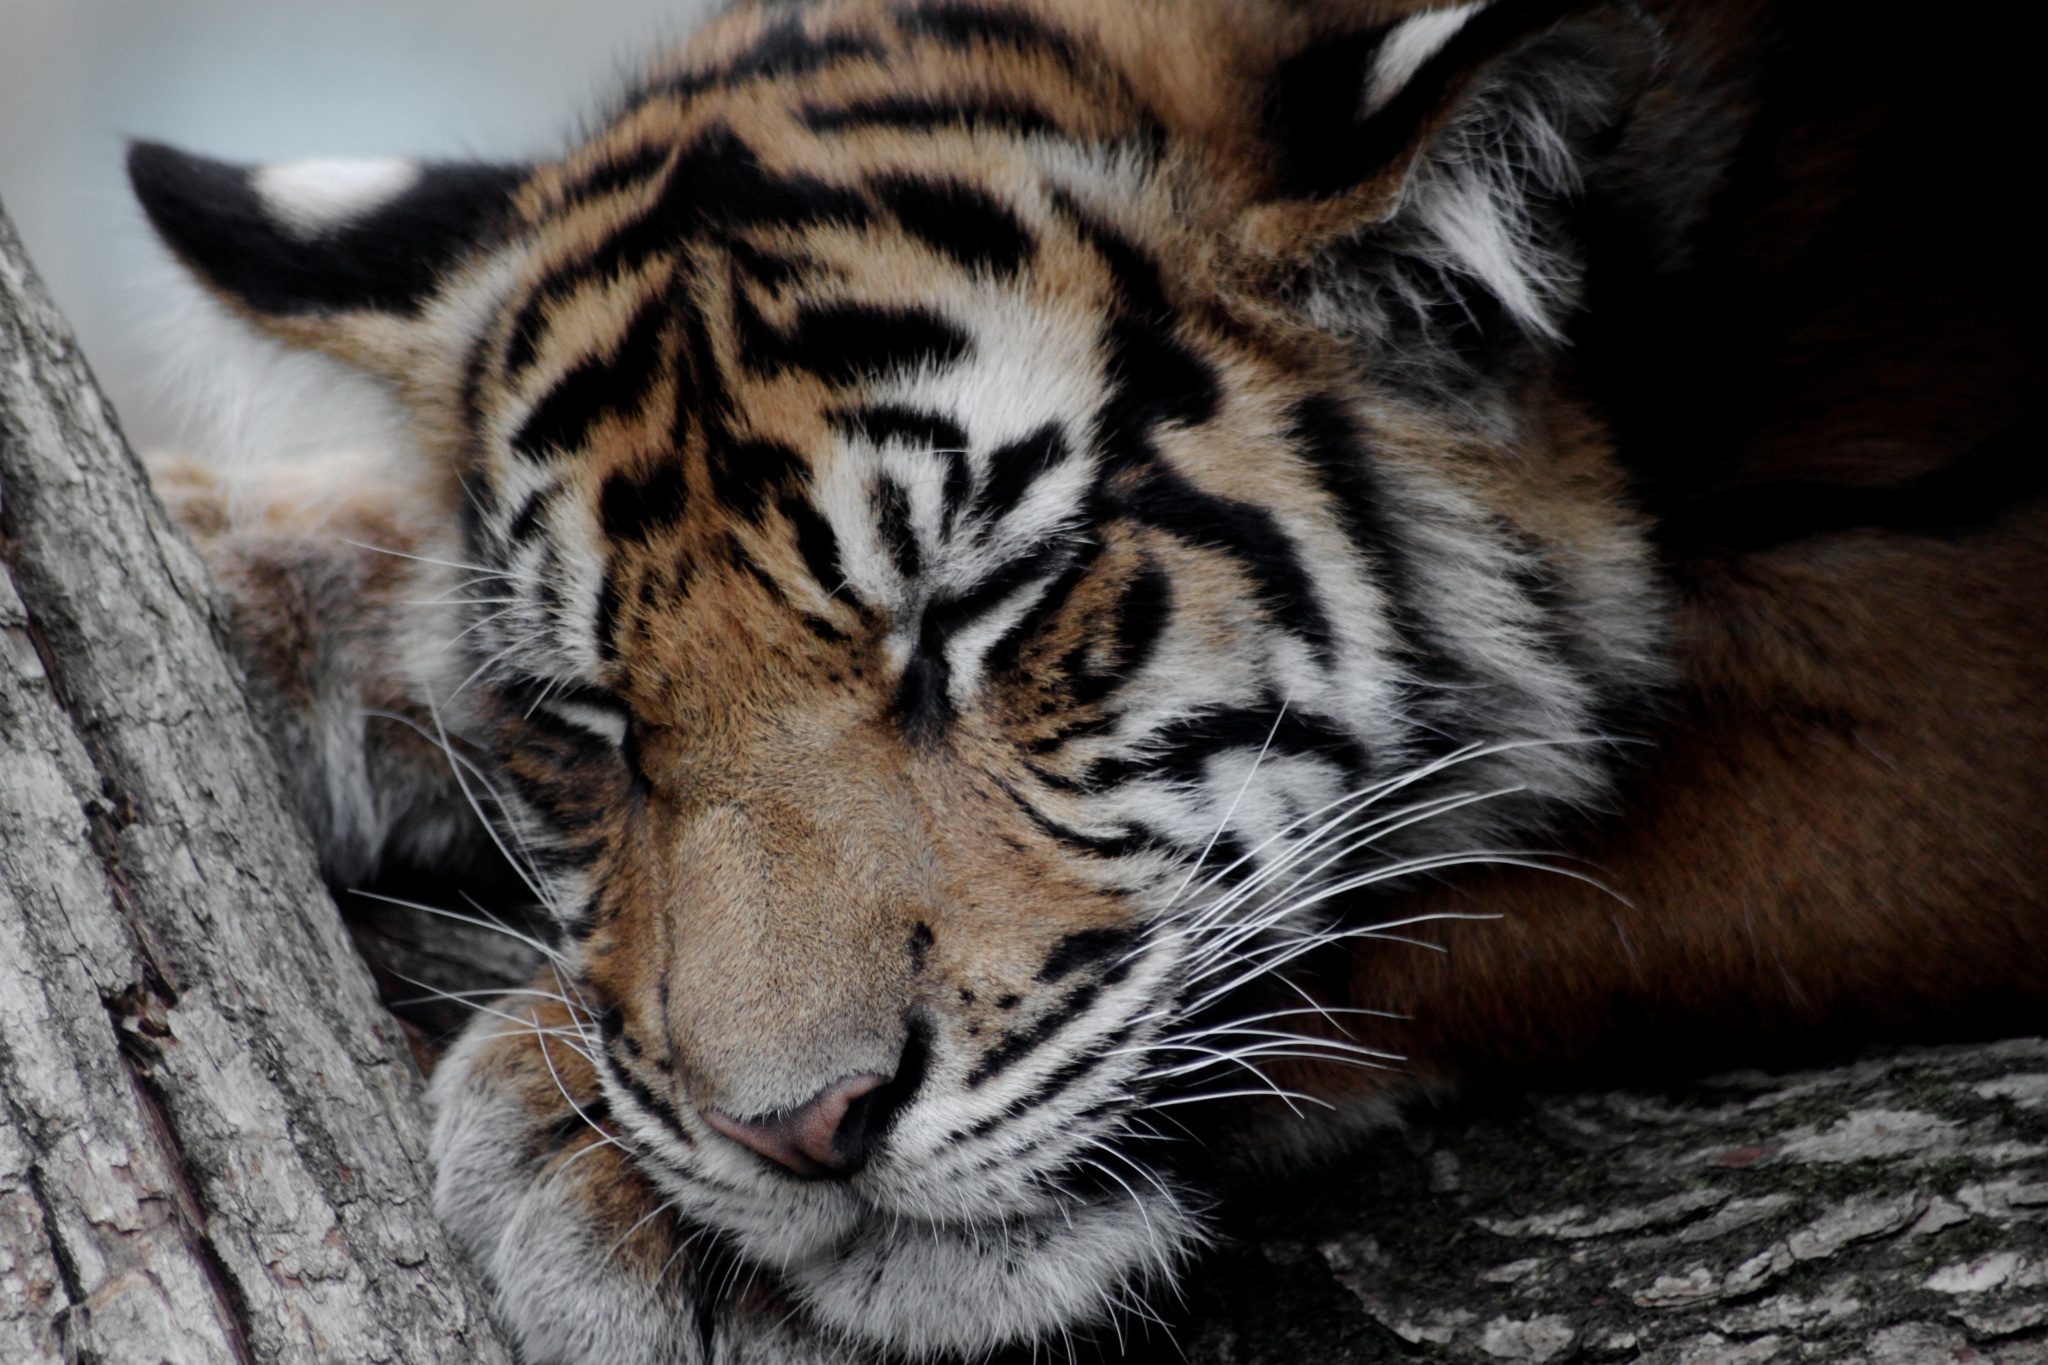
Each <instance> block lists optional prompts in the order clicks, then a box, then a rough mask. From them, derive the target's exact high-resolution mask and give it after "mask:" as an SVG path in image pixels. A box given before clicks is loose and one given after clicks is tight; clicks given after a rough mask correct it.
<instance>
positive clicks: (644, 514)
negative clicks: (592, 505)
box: [597, 464, 690, 544]
mask: <svg viewBox="0 0 2048 1365" xmlns="http://www.w3.org/2000/svg"><path fill="white" fill-rule="evenodd" d="M689 501H690V486H689V484H688V483H687V482H686V481H685V480H684V478H683V471H682V469H681V467H680V466H677V465H674V464H665V465H662V466H661V467H660V468H659V469H656V470H655V471H654V472H653V473H651V474H647V475H644V476H636V475H632V474H623V473H622V474H613V475H612V476H611V477H610V478H607V479H606V480H605V481H604V487H603V489H602V490H600V492H599V494H598V500H597V505H598V522H599V524H600V525H601V526H602V527H603V528H604V534H605V538H606V539H608V540H613V541H625V542H629V543H633V544H638V543H639V542H642V541H645V540H646V539H647V538H648V537H650V536H652V535H654V534H655V533H656V532H659V531H663V530H666V529H668V528H669V527H671V526H673V525H675V524H676V523H677V522H679V521H681V520H682V519H683V513H684V512H685V511H687V510H688V509H689Z"/></svg>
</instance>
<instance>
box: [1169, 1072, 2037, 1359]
mask: <svg viewBox="0 0 2048 1365" xmlns="http://www.w3.org/2000/svg"><path fill="white" fill-rule="evenodd" d="M1229 1232H1230V1234H1231V1238H1232V1240H1231V1242H1230V1244H1228V1245H1226V1246H1225V1247H1224V1248H1223V1249H1222V1251H1221V1252H1220V1253H1219V1254H1218V1255H1216V1256H1215V1257H1213V1258H1212V1259H1211V1260H1210V1261H1209V1263H1208V1264H1207V1265H1206V1266H1205V1267H1204V1268H1203V1269H1202V1270H1201V1271H1200V1272H1199V1273H1198V1274H1197V1275H1196V1276H1195V1278H1194V1279H1193V1281H1192V1282H1191V1283H1190V1284H1189V1286H1188V1288H1187V1294H1188V1300H1189V1303H1190V1305H1191V1307H1192V1309H1193V1312H1192V1313H1191V1314H1190V1315H1189V1317H1188V1320H1187V1321H1185V1322H1184V1323H1183V1324H1181V1325H1180V1326H1179V1328H1178V1331H1177V1336H1178V1338H1179V1344H1180V1346H1181V1347H1182V1348H1183V1349H1184V1350H1185V1351H1186V1355H1187V1359H1188V1360H1189V1361H1191V1362H1194V1365H1223V1363H1224V1362H1230V1363H1231V1365H1307V1362H1325V1361H1328V1362H1335V1361H1360V1362H1365V1361H1395V1360H1431V1361H1439V1360H1440V1361H1486V1362H1495V1361H1527V1362H1551V1361H1557V1362H1562V1361H1567V1360H1573V1361H1606V1360H1614V1361H1631V1362H1634V1361H1641V1362H1646V1363H1648V1365H1750V1363H1751V1362H1760V1361H1787V1362H1789V1361H1808V1360H1825V1361H1865V1362H1869V1363H1870V1365H1937V1363H1947V1362H1952V1363H1953V1365H1963V1362H1968V1361H1980V1362H1985V1365H1990V1363H1991V1362H1998V1365H2022V1362H2027V1363H2029V1365H2040V1362H2048V1042H2042V1041H2039V1040H2021V1041H2014V1042H2007V1043H1997V1044H1990V1045H1984V1046H1974V1047H1945V1048H1927V1049H1915V1050H1908V1051H1903V1052H1893V1053H1889V1054H1880V1055H1874V1056H1871V1057H1868V1058H1865V1059H1863V1060H1861V1061H1858V1062H1855V1063H1852V1064H1849V1065H1844V1066H1838V1067H1833V1068H1830V1069H1826V1070H1818V1071H1810V1072H1802V1073H1794V1074H1789V1075H1769V1074H1765V1073H1762V1072H1743V1073H1739V1074H1735V1075H1729V1076H1722V1077H1717V1078H1713V1079H1710V1080H1706V1081H1700V1082H1693V1083H1690V1084H1687V1085H1684V1086H1682V1087H1678V1088H1675V1089H1673V1090H1670V1091H1665V1092H1658V1093H1645V1092H1631V1091H1614V1092H1606V1093H1589V1094H1579V1095H1563V1096H1557V1095H1553V1096H1538V1097H1533V1098H1528V1099H1522V1100H1515V1101H1511V1102H1507V1103H1505V1104H1501V1105H1496V1106H1493V1107H1491V1108H1489V1109H1487V1110H1485V1111H1483V1112H1472V1113H1468V1114H1465V1115H1461V1116H1455V1117H1439V1118H1437V1119H1434V1120H1430V1121H1426V1122H1423V1123H1420V1124H1418V1125H1417V1126H1416V1127H1414V1128H1412V1129H1410V1130H1409V1131H1408V1132H1406V1133H1404V1134H1399V1135H1390V1136H1388V1137H1386V1138H1384V1139H1383V1140H1381V1141H1380V1142H1378V1143H1376V1144H1374V1145H1372V1146H1370V1147H1368V1148H1367V1149H1366V1150H1365V1151H1363V1152H1360V1153H1357V1154H1355V1155H1353V1156H1351V1157H1348V1158H1347V1159H1346V1160H1345V1161H1344V1163H1343V1165H1342V1167H1341V1168H1339V1169H1337V1170H1333V1171H1331V1172H1327V1173H1325V1174H1322V1175H1320V1176H1317V1177H1314V1178H1311V1179H1308V1180H1304V1181H1302V1182H1301V1183H1300V1184H1299V1185H1297V1186H1296V1187H1295V1188H1293V1189H1291V1190H1289V1191H1286V1192H1284V1193H1280V1194H1278V1195H1266V1196H1263V1197H1256V1198H1248V1199H1243V1200H1240V1201H1238V1207H1237V1210H1236V1213H1235V1216H1234V1217H1233V1218H1232V1219H1231V1221H1230V1223H1229ZM1159 1355H1160V1358H1161V1359H1162V1360H1174V1359H1178V1358H1179V1357H1178V1356H1177V1355H1176V1354H1174V1353H1173V1352H1172V1351H1161V1352H1160V1353H1159Z"/></svg>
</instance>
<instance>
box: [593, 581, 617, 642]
mask: <svg viewBox="0 0 2048 1365" xmlns="http://www.w3.org/2000/svg"><path fill="white" fill-rule="evenodd" d="M618 629H619V569H618V566H617V565H616V564H614V565H612V566H610V567H609V568H607V569H606V570H605V572H604V578H603V580H602V581H600V582H599V583H598V585H597V613H596V619H595V620H594V621H592V623H591V630H592V633H594V634H595V635H596V636H597V654H598V657H599V658H601V659H603V660H604V661H605V662H606V663H610V662H611V661H612V660H614V659H616V658H618V657H619V643H618V639H617V636H618Z"/></svg>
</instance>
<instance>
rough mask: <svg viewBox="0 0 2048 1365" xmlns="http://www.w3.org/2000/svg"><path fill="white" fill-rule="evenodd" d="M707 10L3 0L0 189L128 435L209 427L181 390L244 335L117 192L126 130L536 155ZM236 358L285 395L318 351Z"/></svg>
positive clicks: (683, 2)
mask: <svg viewBox="0 0 2048 1365" xmlns="http://www.w3.org/2000/svg"><path fill="white" fill-rule="evenodd" d="M711 7H712V3H711V0H0V204H4V205H5V206H6V209H7V212H8V214H9V215H10V216H11V217H12V218H13V220H14V223H15V226H16V227H17V228H18V229H19V230H20V232H21V235H22V237H23V238H24V239H25V241H26V242H27V245H28V250H29V254H30V256H31V258H32V259H33V260H34V261H35V264H36V266H37V268H38V269H39V270H40V271H41V272H42V275H43V279H44V280H45V282H47V283H48V285H49V287H50V290H51V292H52V293H53V294H54V295H55V296H56V299H57V303H58V304H59V306H61V307H62V308H63V309H64V311H65V313H66V315H67V316H69V318H70V319H71V323H72V326H73V327H75V328H76V329H77V331H78V335H79V338H80V341H81V342H82V343H83V345H84V348H85V352H86V355H87V357H88V358H89V359H90V360H91V361H92V364H93V368H94V370H95V371H96V372H97V373H98V375H99V378H100V382H101V383H102V384H103V385H105V386H106V388H107V390H108V392H109V393H110V394H111V395H112V396H113V398H114V401H115V404H116V405H117V406H118V407H119V409H120V411H121V415H122V420H123V422H124V424H125V425H126V427H127V429H128V433H129V437H130V439H131V440H132V441H133V442H134V443H135V444H136V445H137V446H139V447H143V448H154V447H162V446H168V445H191V444H194V443H195V442H201V441H206V440H213V439H218V433H217V431H211V430H209V429H208V424H209V423H210V424H211V427H212V428H218V426H219V425H220V420H221V419H220V414H219V413H218V412H217V411H209V410H207V407H206V403H204V402H200V403H195V402H194V401H193V397H192V394H193V390H194V389H195V388H203V387H205V384H206V382H207V379H208V376H207V374H206V371H207V370H208V369H209V368H210V367H212V366H213V364H214V361H213V359H212V357H213V356H214V355H215V354H216V353H217V352H224V351H228V350H233V349H234V348H235V347H236V346H237V345H240V346H241V348H242V350H243V351H244V352H245V353H247V352H248V351H249V348H248V346H247V344H246V342H244V341H243V340H242V339H241V338H240V337H239V336H238V335H237V330H238V329H236V328H235V327H232V326H230V325H228V324H224V323H221V322H219V321H216V320H213V319H211V318H208V317H205V316H195V309H194V305H193V300H192V293H191V291H190V290H189V289H188V288H186V287H184V286H183V285H182V284H181V282H180V281H179V279H178V276H177V274H176V272H175V269H174V268H173V267H172V266H171V264H170V262H169V260H168V258H167V257H166V256H165V255H164V253H163V252H162V251H161V250H160V249H159V248H158V247H157V246H156V245H155V243H154V241H153V240H152V238H151V237H150V235H149V232H148V229H147V227H146V225H145V224H144V222H143V220H142V215H141V214H140V212H139V211H138V210H137V209H136V207H135V204H134V201H133V200H132V199H131V198H130V197H129V195H128V192H127V187H126V184H125V182H124V180H123V178H122V174H121V158H122V153H123V147H124V144H125V141H126V139H128V138H130V137H148V138H153V139H156V140H159V141H164V142H171V143H175V144H177V145H179V146H182V147H185V148H188V149H190V150H193V151H199V152H205V153H208V154H210V155H214V156H220V157H225V158H228V159H232V160H242V161H254V160H275V159H286V158H293V157H301V156H333V155H366V156H372V155H392V154H407V155H424V156H432V157H444V158H446V157H481V158H492V159H513V158H523V157H530V156H534V155H545V154H547V153H550V152H552V151H554V150H556V149H558V148H560V147H562V146H563V145H565V144H566V143H567V141H568V140H569V139H570V138H571V137H572V136H573V134H574V133H575V131H576V129H577V128H579V127H580V126H582V125H583V123H584V122H585V121H586V120H587V119H588V117H589V116H591V115H592V114H594V113H596V112H597V111H598V110H599V109H600V108H601V107H602V106H603V104H604V103H605V101H606V100H607V98H608V97H609V96H610V95H611V94H612V93H613V92H614V91H616V90H617V89H618V88H620V87H621V86H622V85H623V84H624V83H625V81H626V79H627V78H628V76H629V75H630V74H631V73H632V72H634V71H636V70H638V68H639V66H640V65H641V63H642V61H643V60H644V59H645V57H646V55H647V54H648V53H649V52H650V51H651V50H652V49H653V48H654V47H655V46H657V45H659V44H660V43H663V42H666V41H671V40H674V39H676V38H679V37H681V36H683V35H685V34H687V33H688V32H689V31H690V29H691V28H693V27H694V26H695V25H696V23H697V22H699V21H700V19H701V17H702V16H703V14H704V13H706V12H707V11H708V10H709V9H710V8H711ZM241 363H242V364H243V365H244V370H245V376H244V379H243V380H242V383H241V387H242V388H243V389H246V388H247V386H248V383H249V382H250V381H249V380H248V378H247V376H246V370H247V366H248V365H249V364H250V363H252V362H250V361H249V359H248V357H247V355H246V354H245V356H244V359H243V361H242V362H241ZM253 363H254V364H256V365H257V367H258V370H259V371H260V369H261V366H262V365H263V364H266V363H267V364H270V365H272V367H273V369H272V377H273V378H279V379H282V380H284V381H287V382H290V383H296V384H297V385H298V387H300V388H301V389H314V390H317V389H320V388H322V387H324V386H325V385H326V384H327V383H328V382H329V379H330V376H328V375H327V374H325V372H323V371H321V370H320V369H319V367H318V366H317V365H309V364H303V363H300V362H297V361H289V362H287V361H276V360H266V359H265V358H264V357H263V356H262V355H261V354H260V353H259V354H258V355H257V357H256V359H255V361H254V362H253ZM279 367H282V368H279ZM294 367H296V368H294ZM259 378H260V375H259ZM216 387H217V388H219V387H222V386H216ZM234 387H235V386H234V385H227V386H225V388H227V389H230V390H231V389H233V388H234ZM214 399H215V401H214V403H213V406H214V408H216V409H217V408H218V407H219V406H220V402H219V399H220V394H219V393H216V394H215V395H214Z"/></svg>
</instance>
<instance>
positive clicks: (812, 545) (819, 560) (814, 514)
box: [780, 494, 852, 599]
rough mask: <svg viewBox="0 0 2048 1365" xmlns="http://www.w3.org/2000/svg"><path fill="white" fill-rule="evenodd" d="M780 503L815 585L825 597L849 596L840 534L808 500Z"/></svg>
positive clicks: (798, 498)
mask: <svg viewBox="0 0 2048 1365" xmlns="http://www.w3.org/2000/svg"><path fill="white" fill-rule="evenodd" d="M780 506H781V508H782V515H783V516H785V517H787V518H788V519H789V525H790V529H791V531H793V532H794V533H795V535H796V552H797V554H798V555H799V556H800V557H801V558H802V559H803V561H804V568H805V569H807V570H808V571H809V572H810V575H811V577H812V578H813V579H814V580H816V582H817V584H818V587H819V588H820V589H821V590H822V591H823V592H824V594H825V595H826V596H827V597H837V598H845V599H850V598H851V597H852V592H851V590H850V589H848V588H847V586H846V571H845V570H844V569H842V568H841V567H840V566H839V537H838V536H837V535H835V534H834V533H833V531H832V527H831V524H830V523H829V522H827V521H826V520H825V519H824V518H823V517H821V516H819V515H818V510H817V509H816V508H815V507H813V506H811V504H810V502H809V500H808V499H805V498H803V497H801V496H799V495H796V494H791V495H790V496H789V497H786V498H784V499H783V500H782V502H781V504H780Z"/></svg>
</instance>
